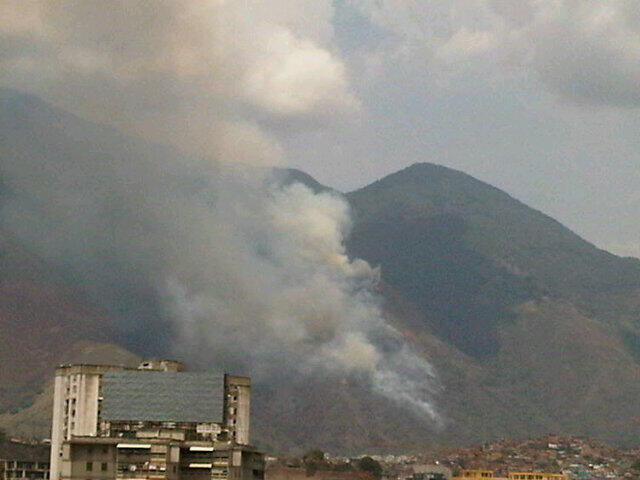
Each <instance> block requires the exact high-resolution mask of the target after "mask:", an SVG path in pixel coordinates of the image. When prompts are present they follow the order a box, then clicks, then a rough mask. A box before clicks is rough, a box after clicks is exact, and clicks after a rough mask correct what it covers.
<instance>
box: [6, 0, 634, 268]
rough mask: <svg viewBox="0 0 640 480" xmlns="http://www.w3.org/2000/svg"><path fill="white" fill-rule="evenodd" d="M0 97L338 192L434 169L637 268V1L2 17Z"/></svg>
mask: <svg viewBox="0 0 640 480" xmlns="http://www.w3.org/2000/svg"><path fill="white" fill-rule="evenodd" d="M0 86H5V87H10V88H17V89H20V90H23V91H26V92H30V93H34V94H36V95H39V96H41V97H42V98H44V99H46V100H47V101H49V102H51V103H53V104H55V105H57V106H60V107H62V108H65V109H67V110H69V111H71V112H73V113H75V114H77V115H79V116H81V117H83V118H88V119H91V120H95V121H98V122H102V123H106V124H110V125H113V126H115V127H117V128H119V129H121V130H122V131H124V132H126V133H128V134H132V135H138V136H141V137H143V138H146V139H150V140H154V141H161V142H167V143H171V144H174V145H176V146H178V147H180V148H181V149H184V150H188V151H191V152H195V153H199V154H205V155H207V156H211V157H212V158H216V159H217V160H218V161H221V162H226V163H231V164H236V163H238V164H256V165H281V166H294V167H297V168H300V169H302V170H304V171H306V172H308V173H309V174H311V175H313V176H314V177H315V178H316V179H317V180H319V181H320V182H322V183H324V184H327V185H330V186H333V187H336V188H338V189H341V190H343V191H348V190H352V189H355V188H358V187H361V186H364V185H366V184H368V183H370V182H372V181H374V180H376V179H378V178H381V177H383V176H385V175H387V174H389V173H392V172H394V171H397V170H399V169H401V168H404V167H406V166H408V165H411V164H412V163H415V162H423V161H426V162H433V163H438V164H441V165H445V166H448V167H451V168H455V169H459V170H463V171H465V172H466V173H469V174H471V175H473V176H475V177H477V178H479V179H481V180H483V181H486V182H488V183H491V184H493V185H495V186H497V187H499V188H501V189H503V190H505V191H507V192H508V193H510V194H511V195H513V196H514V197H516V198H518V199H519V200H521V201H523V202H525V203H527V204H528V205H530V206H532V207H534V208H536V209H539V210H541V211H543V212H545V213H547V214H549V215H551V216H553V217H554V218H556V219H558V220H559V221H561V222H562V223H564V224H565V225H566V226H568V227H569V228H571V229H572V230H574V231H576V232H577V233H579V234H580V235H582V236H584V237H585V238H586V239H587V240H589V241H591V242H593V243H595V244H596V245H597V246H599V247H601V248H605V249H607V250H610V251H612V252H614V253H617V254H621V255H634V256H639V257H640V229H639V228H638V224H640V135H638V132H640V8H638V5H637V0H511V1H510V0H477V1H473V2H471V1H462V0H460V1H450V0H423V1H414V0H403V1H397V0H394V1H392V0H333V1H324V0H314V1H308V0H300V1H295V0H287V1H284V0H266V1H255V2H252V1H240V0H238V1H230V0H210V1H199V2H189V1H187V2H177V1H153V2H151V1H134V0H130V1H122V2H103V1H91V0H88V1H84V2H65V1H59V2H35V1H28V0H27V1H24V0H15V1H14V0H3V1H2V2H0Z"/></svg>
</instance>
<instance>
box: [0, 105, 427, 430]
mask: <svg viewBox="0 0 640 480" xmlns="http://www.w3.org/2000/svg"><path fill="white" fill-rule="evenodd" d="M22 101H23V100H20V98H19V99H18V101H17V103H18V104H19V103H20V102H22ZM26 103H27V104H28V103H29V102H26ZM36 103H37V102H36ZM21 108H22V107H21ZM28 108H31V107H28ZM36 110H38V111H37V115H34V114H30V115H27V117H28V118H30V119H33V118H36V117H39V116H40V117H42V118H41V120H42V121H41V122H40V123H38V124H37V125H33V124H25V125H21V124H20V123H19V122H17V123H16V118H17V117H16V116H15V112H14V115H13V116H11V115H12V114H11V112H9V116H10V118H7V117H3V122H4V123H3V128H8V125H9V124H11V125H12V127H11V128H12V130H11V131H10V135H6V136H4V137H3V156H2V159H3V161H2V165H1V168H2V170H1V174H2V180H3V185H4V190H3V192H2V196H1V198H2V209H1V211H0V214H1V216H2V222H3V225H4V226H5V228H7V229H9V230H10V231H12V232H13V233H14V234H16V235H17V236H19V237H20V238H22V239H23V240H24V241H25V243H27V244H28V245H29V246H30V248H32V249H33V250H35V251H36V252H37V253H38V254H39V255H41V256H42V257H44V258H45V259H47V260H48V261H49V262H51V263H52V264H54V265H56V266H57V267H58V268H60V269H62V270H63V271H65V272H66V273H67V275H68V278H72V279H74V280H75V281H76V282H77V283H78V284H81V285H82V288H83V290H84V291H85V292H86V293H87V294H88V295H89V296H90V297H91V299H92V300H93V301H95V302H98V303H99V304H100V305H101V306H103V307H104V308H105V309H107V310H108V311H109V312H110V313H111V314H112V316H114V317H116V318H118V319H119V324H120V325H121V327H123V328H124V330H125V332H126V333H127V339H128V340H129V341H130V342H131V344H130V345H129V346H130V347H131V348H134V349H136V350H137V351H142V352H144V351H145V350H147V351H149V349H151V351H153V348H155V349H156V351H157V352H158V353H165V354H166V353H167V347H168V345H167V344H166V343H165V344H163V343H162V342H161V341H159V340H158V338H159V337H160V338H162V332H163V330H164V331H166V332H167V334H166V335H165V336H164V338H165V341H166V340H168V341H169V342H170V345H169V347H170V348H171V349H172V351H173V353H174V354H175V355H179V356H181V357H183V358H186V359H187V360H188V361H189V362H190V363H195V364H197V365H199V366H201V367H205V366H207V367H210V365H212V364H213V365H215V366H216V367H217V368H227V369H234V371H238V370H239V371H242V372H246V373H247V374H249V375H251V376H252V377H254V378H255V379H256V381H257V382H261V381H262V382H268V381H269V378H271V377H272V376H274V375H276V374H277V372H282V371H283V370H286V371H288V372H292V373H293V374H296V375H313V374H317V373H318V372H324V373H326V374H340V375H356V376H358V377H359V378H365V379H366V380H367V382H368V383H369V384H370V385H371V388H372V389H373V390H374V391H375V392H376V393H377V394H379V395H383V396H385V397H387V398H391V399H394V400H397V401H400V402H402V403H403V404H404V405H406V406H408V407H410V408H412V409H414V410H415V411H416V412H417V413H418V414H420V416H422V417H425V418H430V419H432V420H437V419H438V415H437V413H436V410H435V408H434V407H433V405H432V403H431V400H430V397H431V393H432V388H433V386H434V385H435V383H436V382H435V376H434V372H433V370H432V369H431V367H430V365H429V364H428V363H427V362H426V361H425V360H424V359H422V358H421V357H420V356H418V355H416V354H415V353H414V352H413V351H412V350H411V349H410V347H409V346H408V345H407V343H406V341H405V340H404V338H403V337H402V336H401V335H400V334H399V333H398V332H397V331H396V330H395V329H394V328H393V327H392V326H390V325H389V323H388V322H387V321H386V320H385V318H384V316H383V314H382V310H381V306H380V298H379V297H378V295H377V294H376V293H375V287H376V284H377V282H378V279H379V271H378V270H377V269H375V268H372V267H371V266H370V265H368V264H367V263H366V262H365V261H363V260H360V259H352V258H349V256H348V255H347V252H346V250H345V244H344V241H345V238H346V236H347V235H348V234H349V230H350V226H351V220H350V215H349V207H348V204H347V203H346V201H345V200H344V199H343V198H342V197H341V196H340V195H339V194H336V193H333V192H330V191H326V192H319V193H314V192H313V191H312V190H311V189H310V188H308V187H306V186H305V185H303V184H301V183H289V184H288V183H287V182H282V181H281V177H279V176H276V175H274V174H273V171H272V170H270V169H265V168H248V167H244V168H238V167H230V166H225V167H223V166H220V165H216V164H211V163H210V162H208V161H205V160H203V159H200V158H196V157H190V156H187V155H183V154H181V153H179V152H176V151H173V150H171V149H166V148H161V147H157V146H150V145H148V144H144V143H142V142H137V141H134V140H131V139H128V138H126V137H122V136H119V135H117V134H113V132H105V131H104V130H101V129H100V128H98V127H96V126H93V125H91V124H83V123H81V122H79V121H78V120H77V119H73V118H64V117H61V116H60V114H59V113H57V112H56V111H55V110H48V109H46V108H41V107H40V106H38V107H37V108H36ZM60 125H63V128H62V130H63V131H64V132H65V136H64V137H60V136H59V132H60ZM34 130H37V131H38V137H37V139H35V137H34V136H33V132H34ZM5 131H7V130H5ZM34 139H35V140H34ZM154 345H155V347H154Z"/></svg>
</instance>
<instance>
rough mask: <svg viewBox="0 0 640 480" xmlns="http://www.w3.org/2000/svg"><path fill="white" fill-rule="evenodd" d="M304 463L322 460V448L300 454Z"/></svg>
mask: <svg viewBox="0 0 640 480" xmlns="http://www.w3.org/2000/svg"><path fill="white" fill-rule="evenodd" d="M302 460H303V461H304V462H305V463H309V462H322V461H323V460H324V452H323V451H322V450H309V451H308V452H306V453H305V454H304V455H303V456H302Z"/></svg>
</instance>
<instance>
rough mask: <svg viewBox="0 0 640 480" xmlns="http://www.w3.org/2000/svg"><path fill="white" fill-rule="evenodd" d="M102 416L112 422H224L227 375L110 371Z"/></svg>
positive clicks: (107, 376) (104, 381) (103, 390)
mask: <svg viewBox="0 0 640 480" xmlns="http://www.w3.org/2000/svg"><path fill="white" fill-rule="evenodd" d="M102 378H103V386H102V396H103V400H102V407H101V411H102V413H101V416H102V418H104V419H105V420H111V421H131V420H135V421H150V422H185V423H191V422H197V423H209V422H217V423H221V422H222V421H223V402H224V374H219V373H195V372H158V371H152V370H108V371H106V372H104V374H103V377H102Z"/></svg>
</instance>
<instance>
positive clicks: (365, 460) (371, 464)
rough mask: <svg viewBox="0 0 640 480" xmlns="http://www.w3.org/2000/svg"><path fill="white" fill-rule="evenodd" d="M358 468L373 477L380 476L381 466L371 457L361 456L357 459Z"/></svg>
mask: <svg viewBox="0 0 640 480" xmlns="http://www.w3.org/2000/svg"><path fill="white" fill-rule="evenodd" d="M358 469H360V470H362V471H363V472H367V473H370V474H371V475H373V476H374V477H375V478H380V477H381V476H382V466H380V464H379V463H378V462H376V461H375V460H374V459H373V458H371V457H362V458H361V459H360V460H358Z"/></svg>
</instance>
